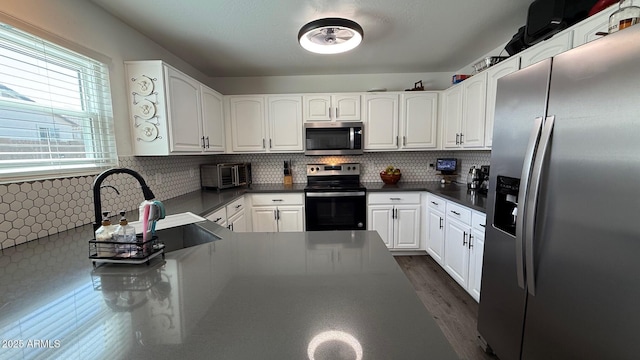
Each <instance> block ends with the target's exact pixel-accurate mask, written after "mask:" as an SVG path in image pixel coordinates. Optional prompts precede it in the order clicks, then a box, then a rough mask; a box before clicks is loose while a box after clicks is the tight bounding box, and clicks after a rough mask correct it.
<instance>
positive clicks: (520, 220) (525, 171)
mask: <svg viewBox="0 0 640 360" xmlns="http://www.w3.org/2000/svg"><path fill="white" fill-rule="evenodd" d="M533 124H534V125H533V129H532V130H531V135H530V136H529V143H528V145H527V151H526V153H525V156H524V164H523V165H522V175H520V190H519V191H518V203H519V205H520V213H519V214H518V216H517V217H516V268H517V269H516V273H517V275H518V286H519V287H520V288H521V289H525V282H524V269H525V268H524V265H525V261H524V235H525V233H524V230H525V215H526V209H525V207H524V205H525V203H526V198H527V195H528V192H529V191H528V190H529V178H530V176H531V171H532V167H533V160H534V157H535V155H536V147H537V145H538V140H539V139H540V132H541V131H542V117H537V118H535V120H534V121H533Z"/></svg>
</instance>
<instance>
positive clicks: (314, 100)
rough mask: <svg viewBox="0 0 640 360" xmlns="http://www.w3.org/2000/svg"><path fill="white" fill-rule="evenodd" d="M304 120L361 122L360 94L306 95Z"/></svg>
mask: <svg viewBox="0 0 640 360" xmlns="http://www.w3.org/2000/svg"><path fill="white" fill-rule="evenodd" d="M302 99H303V111H304V112H303V119H304V121H305V122H307V121H360V119H361V117H360V106H361V105H360V94H334V95H332V94H310V95H304V96H303V97H302Z"/></svg>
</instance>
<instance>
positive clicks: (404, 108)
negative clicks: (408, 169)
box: [400, 92, 438, 150]
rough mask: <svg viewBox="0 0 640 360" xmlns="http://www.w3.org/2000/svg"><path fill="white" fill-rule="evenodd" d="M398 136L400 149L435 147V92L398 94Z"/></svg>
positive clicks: (436, 117)
mask: <svg viewBox="0 0 640 360" xmlns="http://www.w3.org/2000/svg"><path fill="white" fill-rule="evenodd" d="M400 136H402V142H401V149H402V150H427V149H437V147H438V93H437V92H419V93H404V94H401V95H400Z"/></svg>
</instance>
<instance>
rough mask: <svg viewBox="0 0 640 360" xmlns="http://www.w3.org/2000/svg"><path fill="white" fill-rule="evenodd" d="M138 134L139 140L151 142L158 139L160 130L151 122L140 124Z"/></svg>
mask: <svg viewBox="0 0 640 360" xmlns="http://www.w3.org/2000/svg"><path fill="white" fill-rule="evenodd" d="M136 132H137V133H138V140H142V141H147V142H151V141H154V140H155V139H157V138H158V128H157V127H156V126H155V125H154V124H152V123H150V122H146V121H145V122H143V123H142V124H140V125H139V126H138V128H137V129H136Z"/></svg>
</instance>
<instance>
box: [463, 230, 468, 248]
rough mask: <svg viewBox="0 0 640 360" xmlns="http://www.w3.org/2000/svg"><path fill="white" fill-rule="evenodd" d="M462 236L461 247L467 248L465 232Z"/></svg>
mask: <svg viewBox="0 0 640 360" xmlns="http://www.w3.org/2000/svg"><path fill="white" fill-rule="evenodd" d="M463 234H464V235H462V246H467V232H466V231H465V232H464V233H463Z"/></svg>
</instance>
